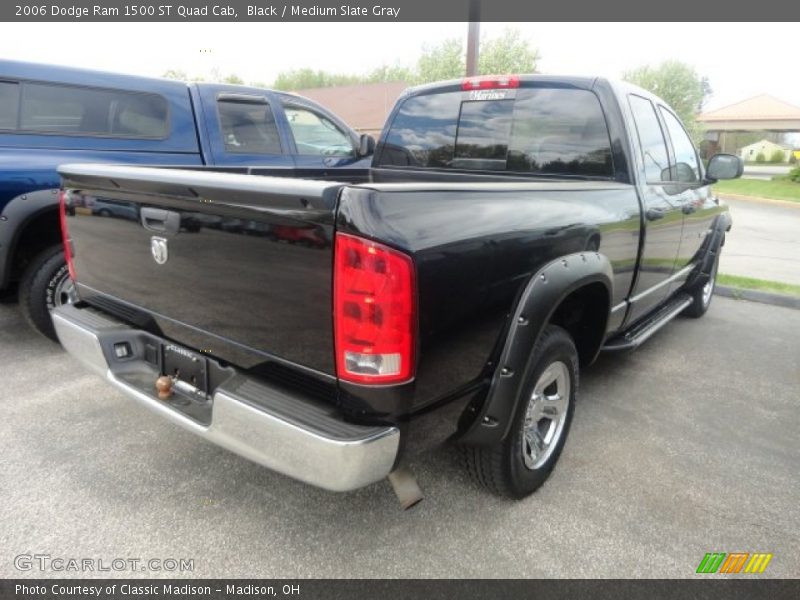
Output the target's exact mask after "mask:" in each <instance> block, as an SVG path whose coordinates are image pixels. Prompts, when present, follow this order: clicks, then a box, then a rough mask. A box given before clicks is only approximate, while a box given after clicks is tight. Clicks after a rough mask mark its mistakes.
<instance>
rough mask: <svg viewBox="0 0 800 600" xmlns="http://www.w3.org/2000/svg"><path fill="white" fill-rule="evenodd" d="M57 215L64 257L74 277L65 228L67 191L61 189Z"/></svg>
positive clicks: (67, 231) (71, 276) (70, 241)
mask: <svg viewBox="0 0 800 600" xmlns="http://www.w3.org/2000/svg"><path fill="white" fill-rule="evenodd" d="M58 217H59V222H60V223H61V241H62V242H63V243H64V259H65V260H66V261H67V269H69V276H70V278H71V279H73V280H74V279H75V265H74V264H73V263H72V238H70V237H69V230H68V229H67V192H65V191H64V190H61V192H60V193H59V195H58Z"/></svg>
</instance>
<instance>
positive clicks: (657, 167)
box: [628, 95, 670, 183]
mask: <svg viewBox="0 0 800 600" xmlns="http://www.w3.org/2000/svg"><path fill="white" fill-rule="evenodd" d="M628 101H629V103H630V107H631V111H632V112H633V122H634V123H635V124H636V132H637V133H638V136H639V146H640V147H641V150H642V158H643V160H644V171H645V178H646V180H647V182H648V183H660V182H662V181H669V179H670V174H669V159H668V158H667V144H666V142H665V141H664V132H663V131H661V125H660V124H659V122H658V117H657V116H656V111H655V107H654V106H653V103H652V102H650V100H648V99H646V98H642V97H641V96H634V95H631V96H629V97H628Z"/></svg>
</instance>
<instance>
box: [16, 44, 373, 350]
mask: <svg viewBox="0 0 800 600" xmlns="http://www.w3.org/2000/svg"><path fill="white" fill-rule="evenodd" d="M374 145H375V142H374V140H372V138H370V137H369V136H366V135H361V136H359V135H358V134H357V133H356V132H355V131H353V130H352V129H351V128H350V127H348V126H347V125H346V124H345V123H344V122H342V121H341V120H340V119H338V118H337V117H336V116H335V115H333V114H331V113H330V112H329V111H327V110H325V109H324V108H322V107H321V106H319V105H318V104H316V103H314V102H312V101H310V100H308V99H306V98H302V97H300V96H297V95H294V94H287V93H282V92H276V91H271V90H265V89H258V88H251V87H244V86H237V85H223V84H212V83H192V84H186V83H183V82H179V81H171V80H165V79H153V78H144V77H135V76H129V75H120V74H115V73H104V72H97V71H87V70H83V69H73V68H65V67H57V66H51V65H38V64H31V63H22V62H15V61H5V60H0V290H4V289H7V288H10V287H12V286H14V285H18V290H19V300H20V307H21V309H22V312H23V314H24V315H25V317H26V319H27V320H28V321H29V323H30V324H31V325H32V326H33V327H35V328H36V329H37V330H39V331H40V332H42V333H43V334H45V335H47V336H48V337H50V338H52V339H56V337H55V332H54V330H53V325H52V322H51V320H50V310H51V309H52V308H53V307H55V306H59V305H61V304H63V303H65V302H69V301H70V300H71V298H72V295H73V290H72V282H71V280H70V279H69V277H68V271H67V267H66V264H65V262H64V258H63V252H62V247H61V238H60V233H59V222H58V218H59V217H58V189H59V186H60V180H59V176H58V174H57V172H56V167H57V166H58V165H60V164H64V163H75V162H91V163H98V162H104V163H123V164H140V165H141V164H145V165H163V166H173V167H181V168H187V167H193V166H196V167H205V168H208V167H209V166H212V167H217V168H219V169H220V170H225V171H233V172H242V173H259V174H281V175H287V176H291V175H294V176H303V175H305V174H308V175H313V176H314V177H315V178H325V177H326V176H327V174H328V171H330V172H331V175H332V176H337V177H347V179H348V180H353V179H356V180H358V179H361V178H363V179H364V180H366V178H367V177H368V169H369V165H370V163H371V154H372V152H373V150H374ZM342 171H344V173H343V172H342ZM334 174H335V175H334ZM82 209H83V210H87V211H90V212H92V213H93V214H97V215H100V216H121V215H119V214H117V213H118V212H119V211H120V210H124V208H123V207H121V206H117V205H108V204H104V203H103V202H99V201H98V202H94V203H92V204H91V205H89V206H85V207H82Z"/></svg>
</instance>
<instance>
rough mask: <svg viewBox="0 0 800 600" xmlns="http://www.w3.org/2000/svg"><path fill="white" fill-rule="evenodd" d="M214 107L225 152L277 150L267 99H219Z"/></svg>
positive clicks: (252, 152)
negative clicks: (260, 100)
mask: <svg viewBox="0 0 800 600" xmlns="http://www.w3.org/2000/svg"><path fill="white" fill-rule="evenodd" d="M217 108H218V110H219V122H220V128H221V130H222V139H223V142H224V143H225V151H226V152H234V153H238V154H281V152H282V150H281V140H280V136H279V135H278V127H277V125H275V115H274V114H273V113H272V108H271V107H270V105H269V104H268V103H266V102H242V101H236V100H219V101H218V102H217Z"/></svg>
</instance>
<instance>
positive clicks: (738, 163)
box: [706, 154, 744, 183]
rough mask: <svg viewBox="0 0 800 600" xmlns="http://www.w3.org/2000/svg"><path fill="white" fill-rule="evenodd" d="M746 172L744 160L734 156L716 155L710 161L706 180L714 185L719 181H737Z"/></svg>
mask: <svg viewBox="0 0 800 600" xmlns="http://www.w3.org/2000/svg"><path fill="white" fill-rule="evenodd" d="M743 172H744V163H743V162H742V159H741V158H739V157H738V156H735V155H733V154H715V155H714V156H712V157H711V160H709V161H708V167H707V168H706V179H708V180H709V181H711V182H712V183H713V182H715V181H718V180H719V179H736V178H737V177H741V176H742V173H743Z"/></svg>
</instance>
